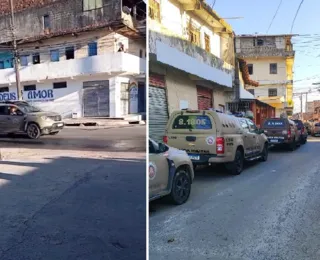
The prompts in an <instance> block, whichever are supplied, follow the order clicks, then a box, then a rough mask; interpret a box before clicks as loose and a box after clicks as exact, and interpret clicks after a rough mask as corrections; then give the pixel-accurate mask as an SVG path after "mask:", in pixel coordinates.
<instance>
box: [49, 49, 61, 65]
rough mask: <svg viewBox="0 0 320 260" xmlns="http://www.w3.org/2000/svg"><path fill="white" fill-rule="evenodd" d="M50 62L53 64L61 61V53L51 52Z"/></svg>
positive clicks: (57, 51)
mask: <svg viewBox="0 0 320 260" xmlns="http://www.w3.org/2000/svg"><path fill="white" fill-rule="evenodd" d="M50 60H51V61H52V62H57V61H60V52H59V50H51V51H50Z"/></svg>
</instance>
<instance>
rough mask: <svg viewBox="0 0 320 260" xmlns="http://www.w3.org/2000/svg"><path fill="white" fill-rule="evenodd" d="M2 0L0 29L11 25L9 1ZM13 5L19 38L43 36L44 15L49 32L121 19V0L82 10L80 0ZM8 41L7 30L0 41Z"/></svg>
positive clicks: (43, 0) (30, 0)
mask: <svg viewBox="0 0 320 260" xmlns="http://www.w3.org/2000/svg"><path fill="white" fill-rule="evenodd" d="M1 2H2V4H1V5H0V14H2V15H0V28H10V18H9V14H8V11H9V10H8V7H9V3H8V1H1ZM3 2H6V3H3ZM15 5H16V6H15V7H16V10H17V13H16V15H15V19H16V28H17V31H16V34H17V38H18V39H26V38H33V37H39V36H44V35H45V34H46V33H45V31H44V26H43V16H44V15H49V20H50V31H49V33H50V34H54V35H60V34H65V33H69V32H73V31H75V30H78V29H81V28H95V27H98V26H101V25H107V24H110V23H111V22H114V21H119V22H120V21H121V1H118V0H103V7H102V8H99V9H94V10H90V11H84V10H83V0H64V1H57V0H17V1H15ZM10 40H11V35H10V34H9V33H3V34H1V35H0V42H7V41H10Z"/></svg>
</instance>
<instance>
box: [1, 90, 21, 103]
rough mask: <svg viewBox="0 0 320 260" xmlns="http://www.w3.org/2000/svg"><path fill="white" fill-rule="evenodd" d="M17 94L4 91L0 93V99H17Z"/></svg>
mask: <svg viewBox="0 0 320 260" xmlns="http://www.w3.org/2000/svg"><path fill="white" fill-rule="evenodd" d="M16 99H17V94H16V93H14V92H4V93H0V101H9V100H16Z"/></svg>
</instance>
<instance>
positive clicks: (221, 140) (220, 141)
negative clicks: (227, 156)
mask: <svg viewBox="0 0 320 260" xmlns="http://www.w3.org/2000/svg"><path fill="white" fill-rule="evenodd" d="M216 144H217V154H224V138H223V137H217V139H216Z"/></svg>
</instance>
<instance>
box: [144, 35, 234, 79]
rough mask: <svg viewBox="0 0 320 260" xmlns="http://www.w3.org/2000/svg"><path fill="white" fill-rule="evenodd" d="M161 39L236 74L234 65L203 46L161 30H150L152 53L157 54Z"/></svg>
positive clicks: (192, 55) (205, 62)
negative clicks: (158, 42) (157, 46)
mask: <svg viewBox="0 0 320 260" xmlns="http://www.w3.org/2000/svg"><path fill="white" fill-rule="evenodd" d="M157 41H160V42H162V43H164V44H166V45H168V46H170V47H173V48H175V49H177V50H179V51H180V52H183V53H185V54H187V55H188V56H190V57H193V58H195V59H197V60H198V61H200V62H202V63H204V64H206V65H209V66H211V67H213V68H216V69H218V70H221V71H224V72H226V73H228V74H234V67H233V66H232V65H230V64H228V63H226V62H224V61H223V60H222V59H220V58H218V57H217V56H215V55H214V54H212V53H209V52H207V51H206V50H204V49H203V48H201V47H199V46H196V45H194V44H192V43H191V42H189V41H187V40H185V39H182V38H179V37H175V36H169V35H165V34H162V33H159V32H155V31H150V32H149V48H150V53H153V54H156V42H157Z"/></svg>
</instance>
